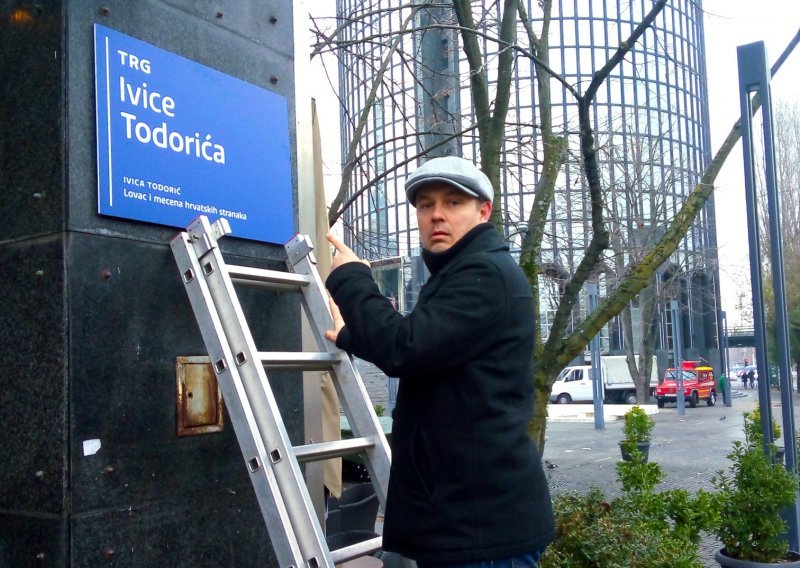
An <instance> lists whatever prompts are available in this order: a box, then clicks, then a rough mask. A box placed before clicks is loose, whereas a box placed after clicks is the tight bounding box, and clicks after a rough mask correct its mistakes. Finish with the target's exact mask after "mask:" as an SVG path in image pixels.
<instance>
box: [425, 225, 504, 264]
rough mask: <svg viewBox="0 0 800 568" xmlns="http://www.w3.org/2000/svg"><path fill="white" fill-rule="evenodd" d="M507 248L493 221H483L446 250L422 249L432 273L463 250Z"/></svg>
mask: <svg viewBox="0 0 800 568" xmlns="http://www.w3.org/2000/svg"><path fill="white" fill-rule="evenodd" d="M487 249H505V250H508V247H507V246H506V244H505V243H504V242H503V239H502V238H501V237H500V235H499V234H498V233H497V231H495V230H494V225H492V224H491V223H488V222H487V223H481V224H480V225H477V226H475V227H473V228H472V229H470V230H469V231H467V233H466V234H465V235H464V236H463V237H461V239H460V240H459V241H458V242H457V243H456V244H454V245H453V246H451V247H450V248H449V249H447V250H446V251H444V252H430V251H428V250H425V249H422V260H423V261H424V262H425V266H427V267H428V270H429V271H430V273H431V275H432V276H433V275H435V274H437V273H438V272H439V271H440V270H441V269H442V268H444V267H445V266H446V265H447V264H448V263H449V262H450V261H451V260H453V258H455V257H456V256H458V255H459V254H461V252H462V251H470V252H471V251H473V250H487Z"/></svg>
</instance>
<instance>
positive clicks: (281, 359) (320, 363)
mask: <svg viewBox="0 0 800 568" xmlns="http://www.w3.org/2000/svg"><path fill="white" fill-rule="evenodd" d="M258 358H259V360H260V361H261V362H262V363H263V364H264V366H265V367H270V368H273V369H297V370H300V371H324V370H326V369H330V368H331V367H333V365H335V364H336V363H339V362H340V361H341V355H339V354H338V353H322V352H320V353H304V352H299V353H292V352H284V351H259V353H258Z"/></svg>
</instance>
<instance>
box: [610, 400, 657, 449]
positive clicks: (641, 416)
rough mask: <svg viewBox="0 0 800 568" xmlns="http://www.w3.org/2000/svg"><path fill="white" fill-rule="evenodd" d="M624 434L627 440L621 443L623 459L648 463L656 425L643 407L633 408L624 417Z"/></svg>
mask: <svg viewBox="0 0 800 568" xmlns="http://www.w3.org/2000/svg"><path fill="white" fill-rule="evenodd" d="M622 420H623V424H622V433H623V434H624V435H625V439H624V440H622V441H621V442H620V443H619V449H620V452H621V453H622V459H623V460H625V461H631V460H636V461H642V462H647V458H648V456H649V454H650V434H651V433H652V432H653V427H655V425H656V423H655V421H654V420H653V418H652V417H651V416H650V415H649V414H648V413H647V412H646V411H645V410H644V408H642V407H641V406H638V405H637V406H633V407H632V408H631V409H630V410H628V412H626V413H625V414H624V415H623V417H622Z"/></svg>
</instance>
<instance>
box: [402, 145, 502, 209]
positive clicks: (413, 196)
mask: <svg viewBox="0 0 800 568" xmlns="http://www.w3.org/2000/svg"><path fill="white" fill-rule="evenodd" d="M435 182H440V183H446V184H449V185H452V186H453V187H455V188H457V189H460V190H461V191H463V192H464V193H466V194H468V195H471V196H472V197H477V198H478V199H480V200H481V201H492V200H493V199H494V189H493V188H492V184H491V182H490V181H489V178H488V177H486V174H484V173H483V172H482V171H480V170H479V169H478V168H477V166H475V164H473V163H472V162H470V161H469V160H465V159H464V158H458V157H456V156H445V157H444V158H432V159H430V160H428V161H427V162H425V163H424V164H422V165H421V166H420V167H419V168H417V169H416V170H415V171H414V172H413V173H412V174H411V175H410V176H408V179H407V180H406V197H407V198H408V202H409V203H411V205H416V202H417V192H418V191H419V189H420V188H421V187H423V186H425V185H427V184H429V183H435Z"/></svg>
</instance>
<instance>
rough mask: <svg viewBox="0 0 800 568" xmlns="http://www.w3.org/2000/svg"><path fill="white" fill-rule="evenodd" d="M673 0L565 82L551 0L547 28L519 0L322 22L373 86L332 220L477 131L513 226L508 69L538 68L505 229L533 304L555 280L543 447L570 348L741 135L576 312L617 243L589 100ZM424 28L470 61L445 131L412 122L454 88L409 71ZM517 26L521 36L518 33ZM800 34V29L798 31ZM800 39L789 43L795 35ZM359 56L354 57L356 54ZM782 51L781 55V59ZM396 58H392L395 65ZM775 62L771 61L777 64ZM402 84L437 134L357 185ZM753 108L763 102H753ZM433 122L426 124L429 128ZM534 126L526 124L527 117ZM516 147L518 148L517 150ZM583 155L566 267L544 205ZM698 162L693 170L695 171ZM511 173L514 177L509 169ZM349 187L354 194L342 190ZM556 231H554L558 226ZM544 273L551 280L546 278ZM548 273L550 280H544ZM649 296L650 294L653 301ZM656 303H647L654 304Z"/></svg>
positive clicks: (659, 259) (538, 382)
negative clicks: (563, 128)
mask: <svg viewBox="0 0 800 568" xmlns="http://www.w3.org/2000/svg"><path fill="white" fill-rule="evenodd" d="M666 4H667V0H655V1H653V3H652V8H651V9H650V11H649V12H648V13H647V14H645V15H644V17H643V19H642V21H641V22H640V23H639V24H638V25H636V26H635V27H634V28H633V29H632V30H631V31H630V34H629V36H628V37H627V38H626V39H625V40H624V41H622V42H621V43H620V45H619V46H618V48H617V49H616V51H614V52H613V53H611V55H610V56H609V58H608V60H607V61H605V62H604V63H602V64H601V65H599V68H598V69H596V71H595V72H594V74H593V75H592V78H591V81H589V83H588V84H587V85H585V86H581V87H582V88H581V87H579V86H577V85H572V84H570V83H569V82H568V81H567V80H566V79H565V78H563V77H561V76H559V75H558V74H557V73H555V72H554V71H553V70H552V69H551V67H550V64H549V59H548V51H549V50H548V35H549V26H550V21H551V10H552V2H551V1H550V0H542V1H540V2H539V6H540V7H541V10H542V14H541V17H540V21H541V29H540V30H539V31H538V33H537V32H536V31H534V30H533V28H532V25H531V22H530V18H529V17H528V14H527V13H526V10H525V6H524V3H523V2H522V1H519V0H498V2H495V3H490V4H488V5H487V6H486V9H485V10H484V11H483V12H482V13H480V14H477V16H478V17H476V14H475V13H474V12H473V10H474V7H475V6H476V4H475V3H473V2H470V1H469V0H452V2H444V1H436V2H434V1H432V0H428V1H424V2H421V3H417V4H409V5H404V6H399V7H398V8H397V10H398V11H404V10H405V12H403V13H404V14H405V13H408V14H410V15H408V17H405V16H404V17H403V18H401V19H400V21H401V22H402V24H401V25H400V26H399V27H398V28H396V29H395V30H394V31H393V32H392V33H390V34H387V35H386V36H385V37H384V36H382V35H381V34H371V33H370V31H371V30H372V27H371V26H370V25H369V20H370V19H371V18H374V17H376V13H374V12H369V11H367V12H363V11H362V12H359V13H358V14H357V15H353V16H352V17H350V16H351V15H344V17H340V18H339V20H338V23H339V26H340V27H339V28H337V29H336V30H333V32H331V33H323V32H322V30H321V27H319V26H317V30H318V34H319V35H318V37H319V41H318V43H317V45H316V47H315V53H321V52H324V51H326V50H336V49H348V50H350V52H349V53H350V55H351V57H350V58H349V61H356V62H358V64H359V65H361V66H362V68H361V69H360V70H359V71H358V72H354V73H352V74H351V76H350V77H349V80H351V81H352V80H355V78H357V77H364V78H365V79H364V80H368V81H371V82H372V88H371V90H370V96H369V98H368V100H366V101H364V104H363V105H362V107H361V108H362V112H361V115H360V116H359V117H357V118H355V117H352V118H351V120H352V123H351V124H350V128H352V131H353V136H352V137H351V139H350V145H349V147H348V151H347V162H346V164H345V166H344V169H345V176H343V182H342V186H341V187H340V191H339V194H338V195H337V196H336V198H335V199H334V202H333V203H332V207H331V211H330V215H329V220H330V222H331V223H334V222H335V221H336V220H338V219H339V218H340V217H341V215H342V212H343V211H344V209H346V208H347V207H348V206H349V204H351V203H353V201H354V200H355V199H356V197H357V195H359V194H361V193H363V192H364V191H368V190H370V188H373V187H375V186H376V184H380V183H381V181H382V180H384V179H385V178H386V177H387V176H388V175H389V174H390V173H391V172H394V171H396V170H397V169H398V168H401V167H403V166H404V164H407V163H408V162H414V161H416V159H417V158H418V157H419V156H420V155H422V154H425V155H431V153H432V152H434V151H435V150H436V147H437V145H439V146H446V145H447V144H451V143H453V141H454V140H458V138H459V137H466V136H477V140H478V148H479V153H480V161H481V167H482V169H483V171H484V172H485V173H486V174H487V176H488V177H489V179H490V180H491V181H492V184H493V186H494V188H495V200H494V208H493V214H492V221H493V222H494V223H495V225H496V226H498V227H499V228H501V230H502V227H503V225H505V224H507V221H508V215H507V212H506V211H504V208H503V207H504V202H503V201H502V199H501V191H500V189H501V179H502V172H503V168H504V167H505V168H506V169H509V168H511V167H512V166H513V165H514V163H513V162H514V155H515V154H514V153H513V152H505V153H504V142H505V141H506V140H507V139H509V132H513V131H515V129H516V128H518V127H519V126H520V125H523V124H527V123H526V118H525V117H521V116H517V115H515V114H514V113H513V112H511V113H510V112H509V107H510V97H511V85H512V69H513V66H514V65H515V61H516V60H526V61H529V62H530V64H531V65H532V66H533V67H535V69H536V81H535V89H536V92H537V99H538V102H539V107H538V111H539V115H538V117H537V118H538V121H537V123H536V124H535V131H536V136H535V139H534V140H532V141H531V142H532V144H536V145H537V148H538V151H536V152H535V154H536V163H537V164H538V170H539V171H538V172H537V173H538V176H537V177H536V183H535V188H534V192H533V193H534V198H533V201H532V203H530V204H522V203H520V204H519V205H518V206H519V207H520V208H522V209H524V210H525V211H527V223H526V224H525V225H524V226H520V227H512V229H513V231H509V233H510V234H512V235H515V237H514V238H519V240H520V247H521V255H520V266H521V267H522V269H523V271H524V272H525V274H526V275H527V277H528V280H529V282H530V284H531V287H532V290H533V293H534V299H535V302H534V305H535V306H536V309H537V310H540V309H541V306H542V303H543V293H544V292H546V291H548V290H551V291H552V295H549V296H548V297H547V298H546V299H550V300H552V301H553V302H554V303H555V304H554V311H553V317H552V321H550V322H549V329H548V330H547V333H546V334H545V333H543V330H542V326H541V325H539V324H538V322H539V321H541V311H539V312H537V314H536V317H537V322H532V333H533V334H534V335H535V344H536V347H535V352H534V359H535V361H534V363H535V373H534V377H533V381H534V390H535V393H536V401H535V406H534V416H533V420H532V422H531V426H530V434H531V436H532V438H533V439H534V440H535V441H536V442H537V444H538V445H539V447H540V448H543V447H544V439H545V438H544V433H545V427H546V418H547V400H548V398H549V395H550V391H551V389H552V385H553V382H554V381H555V378H556V376H557V374H558V372H559V371H560V370H561V369H562V368H563V367H564V366H565V365H567V364H568V363H569V362H570V361H571V360H572V359H573V358H575V357H576V356H577V355H579V354H581V353H582V352H583V350H584V349H585V347H586V345H587V344H588V342H589V341H590V340H591V339H592V337H594V336H595V334H597V333H598V332H599V331H600V330H601V329H602V328H603V326H605V325H606V323H607V322H609V321H610V320H611V319H612V318H614V317H615V316H617V315H618V314H620V313H621V312H623V310H625V309H626V307H628V306H629V304H630V302H631V301H632V300H633V299H634V298H635V297H636V296H637V294H639V292H640V291H642V290H643V289H645V288H647V287H648V285H650V284H651V283H652V282H653V277H654V274H655V273H656V270H657V269H658V268H659V267H660V266H662V265H663V264H664V263H665V262H666V261H668V260H669V259H670V257H671V255H673V253H674V252H675V251H676V250H677V249H678V246H679V243H680V242H681V240H682V239H683V237H684V236H685V235H686V234H687V231H689V230H690V228H691V227H692V225H693V223H694V221H695V219H696V217H697V215H698V213H699V212H700V210H701V209H702V207H703V206H704V204H705V203H706V201H707V200H708V198H709V196H710V194H711V191H712V189H713V183H714V180H715V178H716V176H717V174H718V172H719V170H720V168H721V166H722V164H723V163H724V161H725V159H726V158H727V156H728V154H729V153H730V151H731V150H732V148H733V147H734V145H735V144H736V142H737V141H738V139H739V137H740V136H741V127H740V124H739V123H738V122H737V124H736V125H734V127H733V129H732V130H731V133H730V134H729V135H728V137H727V139H726V140H725V142H724V143H723V145H722V147H721V148H720V149H719V151H718V152H717V154H716V156H715V157H714V159H713V160H712V161H711V163H710V164H709V165H708V167H707V168H706V170H705V171H704V172H703V173H702V176H701V178H700V182H699V183H697V184H696V185H695V187H694V190H693V191H692V192H691V193H690V194H689V195H688V196H687V197H686V199H685V200H684V201H683V203H682V204H681V205H680V208H679V209H678V211H677V213H675V214H674V215H673V216H672V218H671V219H668V220H666V221H665V224H664V226H663V227H662V228H661V229H662V231H661V232H660V234H659V236H658V238H657V239H653V240H652V241H649V242H647V243H646V247H645V248H644V249H643V250H642V253H641V254H640V255H638V256H637V257H636V258H629V259H628V260H627V262H626V263H623V264H624V267H622V274H620V277H619V279H618V280H617V281H616V282H615V286H614V287H613V289H608V290H607V294H606V296H605V298H604V299H603V300H602V302H601V303H600V305H599V307H598V308H597V309H596V310H594V311H593V312H592V313H590V314H588V315H586V317H584V318H583V319H580V318H578V317H576V306H578V305H579V303H580V298H581V293H582V290H583V288H584V284H585V283H586V282H587V281H589V280H592V279H594V278H596V277H597V274H598V273H600V272H602V271H603V270H605V269H606V268H607V267H606V266H605V263H606V262H607V259H608V256H607V252H608V251H609V249H610V247H611V236H610V231H609V220H608V218H607V215H606V196H607V192H608V187H607V186H606V183H607V181H606V180H604V179H603V176H602V172H601V168H600V165H599V163H598V147H597V144H596V141H595V129H594V124H593V120H594V117H593V112H592V109H593V105H594V99H595V96H596V95H597V93H598V90H599V89H600V87H601V86H602V85H603V82H604V81H605V80H606V79H607V78H608V77H609V75H610V74H611V72H612V70H614V69H615V67H616V66H617V65H619V63H620V62H621V61H622V60H623V59H624V58H625V57H626V56H627V55H628V54H629V53H630V51H631V49H632V48H633V46H634V45H635V44H636V43H637V42H638V41H639V39H640V38H641V37H642V36H643V35H644V34H645V32H646V31H647V30H648V28H649V26H650V25H651V24H652V23H653V22H654V21H655V19H656V18H657V17H658V15H659V13H660V12H661V11H662V10H663V9H664V6H665V5H666ZM450 5H451V6H452V12H453V14H454V15H455V21H453V20H451V19H447V18H446V17H444V18H442V19H440V20H439V21H436V20H435V18H434V19H429V20H428V21H427V22H428V23H427V24H426V25H425V26H423V28H422V29H421V28H420V27H415V26H414V21H415V18H414V15H415V14H418V13H420V12H421V11H424V10H426V9H429V8H433V9H439V8H441V7H443V6H450ZM342 26H359V27H360V29H362V30H363V32H364V33H363V35H362V36H361V37H360V38H359V41H358V42H347V44H346V45H345V44H341V43H339V39H338V38H339V31H341V29H342ZM425 30H438V31H439V33H441V32H442V31H443V30H449V31H455V32H457V33H458V34H460V38H461V42H460V49H462V50H463V53H464V58H465V60H466V62H467V65H468V67H469V71H468V73H467V79H466V80H467V81H468V82H469V87H470V93H471V116H472V117H474V122H472V121H470V120H468V119H469V117H466V116H453V115H448V116H447V117H446V120H445V122H448V123H449V124H450V126H451V128H450V129H449V130H448V131H446V132H442V131H441V130H439V129H436V128H433V127H434V126H437V125H435V124H432V125H423V128H422V129H418V128H417V126H418V125H417V124H416V123H415V121H414V119H413V118H412V117H416V112H413V111H412V110H411V109H416V108H419V107H420V105H422V104H423V103H424V102H425V101H424V100H422V99H425V98H429V99H431V100H434V101H435V100H437V97H438V100H444V99H445V98H446V97H445V95H446V94H447V93H442V92H439V91H436V90H433V89H431V88H430V87H429V85H430V83H425V82H423V81H421V80H420V79H419V78H418V77H417V76H415V75H414V72H415V69H414V67H415V65H414V62H415V61H417V59H416V58H415V54H414V52H413V50H414V43H413V42H407V41H405V42H404V41H403V39H404V38H405V39H408V38H409V37H410V36H411V35H412V34H414V33H416V34H419V33H422V32H424V31H425ZM518 36H520V37H521V38H523V40H525V41H518ZM798 37H800V36H798ZM798 37H795V39H794V40H793V42H792V44H791V46H790V48H788V50H787V52H790V51H791V49H793V47H794V44H796V43H797V41H798ZM487 43H492V44H494V45H495V46H497V47H498V49H497V54H498V55H497V57H496V59H495V60H493V61H492V62H491V65H487V62H486V59H485V54H484V51H483V46H484V44H487ZM354 54H355V55H354ZM785 56H786V53H785V54H784V56H783V57H782V59H785ZM392 58H396V59H395V61H399V62H400V63H399V64H401V65H405V66H406V67H407V69H408V72H409V74H410V75H413V76H415V79H414V80H415V82H416V86H417V94H416V97H412V96H409V95H408V90H407V89H406V88H405V87H404V86H403V85H395V86H392V85H387V84H384V83H383V81H385V74H384V70H385V69H386V66H387V65H389V63H388V62H389V61H390V60H391V59H392ZM395 64H396V63H395ZM773 72H774V71H773ZM553 81H555V82H557V83H558V84H560V85H561V86H562V87H563V88H564V89H565V90H566V91H567V92H568V93H570V94H571V96H573V97H574V99H575V101H576V106H577V109H578V110H577V114H578V116H577V123H578V127H577V128H578V132H577V141H578V144H577V147H576V150H575V152H574V153H571V152H570V142H569V139H570V136H569V133H562V134H556V133H555V131H554V128H553V116H552V106H551V102H550V101H551V99H552V93H551V84H552V82H553ZM393 87H394V88H395V91H394V92H395V93H396V94H395V95H393V96H396V97H397V101H396V102H397V103H398V106H399V108H404V109H406V113H405V115H406V116H407V117H409V118H408V121H409V128H408V131H407V132H406V133H403V136H406V135H412V136H416V137H421V136H424V135H427V134H430V135H432V137H431V139H432V140H434V141H435V142H434V143H432V144H430V143H426V144H422V143H421V144H417V145H414V144H409V143H406V144H405V146H404V148H412V147H416V148H422V150H421V151H419V152H412V153H408V152H406V153H405V154H404V155H400V156H396V155H395V156H392V157H391V160H392V163H391V164H390V163H388V162H387V164H386V166H385V167H384V168H382V169H381V171H367V170H364V171H363V174H364V177H365V179H369V180H370V181H369V182H368V183H365V184H364V185H363V186H361V187H360V188H357V189H352V188H351V185H350V178H349V175H350V173H351V172H352V171H354V169H355V168H368V167H369V163H370V162H369V160H367V159H365V157H366V156H367V155H368V154H369V153H370V152H371V151H373V150H374V149H373V148H363V147H360V144H361V142H362V139H361V135H362V133H363V131H364V128H365V127H366V125H367V124H368V121H369V113H370V112H371V111H372V109H373V103H374V100H375V99H374V96H375V94H376V93H377V92H378V91H379V90H380V89H381V88H385V89H387V90H389V91H391V90H392V88H393ZM753 106H754V111H755V109H757V108H758V102H756V104H754V105H753ZM429 126H430V127H431V128H430V130H429V129H428V127H429ZM527 126H531V125H530V124H527ZM517 150H518V151H520V152H521V151H523V149H522V148H518V149H517ZM573 154H574V155H576V156H578V157H579V163H580V170H581V175H582V177H583V179H584V182H585V187H586V188H587V193H588V196H589V201H590V205H589V220H590V221H589V224H588V227H587V230H586V238H587V240H588V244H587V246H586V248H585V250H584V252H583V256H582V257H581V258H580V259H579V260H578V262H576V263H573V264H572V265H571V266H570V269H569V270H567V269H566V268H565V267H566V266H569V265H568V264H566V263H561V262H558V259H547V260H545V259H543V255H542V250H543V240H544V238H545V236H546V233H547V229H546V228H547V226H548V225H547V221H548V215H550V213H551V211H552V208H553V204H554V195H555V188H556V184H557V182H558V179H559V177H560V176H562V175H563V173H564V171H565V168H569V167H572V166H570V165H569V164H570V160H569V158H570V156H571V155H573ZM699 173H700V172H695V174H699ZM512 177H513V176H512ZM346 196H347V198H346ZM555 238H558V236H557V235H556V236H555ZM543 279H544V280H543ZM547 280H551V282H550V283H547ZM649 301H650V300H647V299H646V298H645V303H647V302H649ZM648 309H650V308H648Z"/></svg>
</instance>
